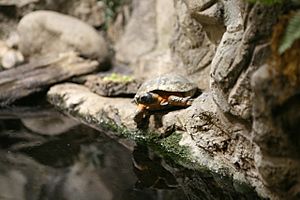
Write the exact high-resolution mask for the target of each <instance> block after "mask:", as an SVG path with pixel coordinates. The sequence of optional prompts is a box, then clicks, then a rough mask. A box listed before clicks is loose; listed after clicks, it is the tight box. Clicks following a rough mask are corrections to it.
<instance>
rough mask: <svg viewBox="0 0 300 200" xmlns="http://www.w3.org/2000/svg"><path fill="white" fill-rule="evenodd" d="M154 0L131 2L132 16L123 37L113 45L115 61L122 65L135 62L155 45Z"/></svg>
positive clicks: (134, 0)
mask: <svg viewBox="0 0 300 200" xmlns="http://www.w3.org/2000/svg"><path fill="white" fill-rule="evenodd" d="M155 5H156V4H155V1H154V0H133V5H132V6H133V7H134V8H135V9H134V10H133V12H132V16H131V18H130V20H129V22H128V25H127V26H126V28H125V32H124V35H123V36H122V37H121V38H120V40H119V42H118V43H117V44H116V45H115V50H116V59H117V60H118V61H119V62H122V63H132V62H135V61H137V59H138V58H139V56H141V55H144V54H146V53H149V52H151V51H152V50H153V49H154V48H155V45H156V40H157V35H156V16H155V10H156V7H155Z"/></svg>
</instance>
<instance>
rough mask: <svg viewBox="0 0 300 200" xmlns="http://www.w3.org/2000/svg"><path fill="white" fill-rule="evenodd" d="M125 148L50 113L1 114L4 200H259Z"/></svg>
mask: <svg viewBox="0 0 300 200" xmlns="http://www.w3.org/2000/svg"><path fill="white" fill-rule="evenodd" d="M125 144H126V145H122V144H119V143H117V142H116V141H114V140H112V139H110V138H108V137H107V136H106V135H105V134H104V133H100V132H98V131H96V130H94V129H92V128H90V127H88V126H86V125H83V124H80V123H78V122H76V121H74V120H73V119H70V118H69V117H66V116H64V115H61V114H60V113H58V112H56V111H55V110H53V109H52V108H45V107H39V108H37V107H16V108H14V109H2V110H0V199H1V200H11V199H14V200H23V199H24V200H25V199H26V200H35V199H36V200H142V199H143V200H185V199H195V200H196V199H259V198H258V197H257V195H256V194H255V193H254V192H253V191H252V190H251V189H246V190H245V189H244V187H240V186H239V185H236V184H234V183H233V182H232V180H231V179H230V178H226V177H222V176H219V175H216V174H213V173H210V172H207V171H205V172H199V171H194V170H190V169H185V168H183V167H180V166H178V165H176V164H174V163H172V162H170V161H167V160H165V159H163V158H162V157H160V156H158V155H157V154H155V153H154V152H152V151H151V150H150V149H148V148H147V147H145V146H139V145H137V146H132V145H131V143H125ZM125 146H126V147H125Z"/></svg>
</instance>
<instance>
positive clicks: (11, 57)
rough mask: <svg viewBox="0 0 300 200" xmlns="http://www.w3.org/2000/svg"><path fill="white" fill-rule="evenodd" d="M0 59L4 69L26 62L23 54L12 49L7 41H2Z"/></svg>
mask: <svg viewBox="0 0 300 200" xmlns="http://www.w3.org/2000/svg"><path fill="white" fill-rule="evenodd" d="M0 59H1V66H2V67H3V68H4V69H9V68H12V67H15V66H17V65H19V64H21V63H23V62H24V57H23V55H22V54H21V52H20V51H18V50H16V49H13V48H12V47H10V46H9V45H8V42H7V41H0Z"/></svg>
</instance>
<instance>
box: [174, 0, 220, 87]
mask: <svg viewBox="0 0 300 200" xmlns="http://www.w3.org/2000/svg"><path fill="white" fill-rule="evenodd" d="M175 9H176V18H177V20H176V22H175V27H174V32H173V33H172V39H171V41H170V49H171V53H172V58H173V62H174V64H173V65H174V70H175V71H177V72H178V73H182V74H184V75H186V76H189V77H190V78H191V79H192V80H193V81H194V82H195V83H196V84H197V85H198V87H199V88H201V89H204V90H208V89H209V71H210V63H211V60H212V58H213V56H214V53H215V48H214V45H213V44H212V43H211V42H210V41H209V40H208V38H207V37H206V34H205V32H204V30H203V27H202V25H200V24H199V23H197V21H196V20H195V19H193V18H192V17H191V16H190V13H189V12H188V9H187V6H186V5H185V4H184V2H183V1H181V0H179V1H177V2H176V4H175Z"/></svg>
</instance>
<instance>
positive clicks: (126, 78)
mask: <svg viewBox="0 0 300 200" xmlns="http://www.w3.org/2000/svg"><path fill="white" fill-rule="evenodd" d="M103 80H104V81H113V82H122V83H127V82H131V81H133V77H132V76H127V75H121V74H117V73H112V74H110V75H109V76H105V77H104V78H103Z"/></svg>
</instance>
